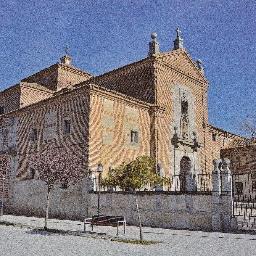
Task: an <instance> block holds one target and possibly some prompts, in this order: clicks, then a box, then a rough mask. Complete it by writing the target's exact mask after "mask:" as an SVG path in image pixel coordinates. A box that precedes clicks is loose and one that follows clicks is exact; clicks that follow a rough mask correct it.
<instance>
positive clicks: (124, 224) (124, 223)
mask: <svg viewBox="0 0 256 256" xmlns="http://www.w3.org/2000/svg"><path fill="white" fill-rule="evenodd" d="M123 226H124V234H125V229H126V221H124V222H123Z"/></svg>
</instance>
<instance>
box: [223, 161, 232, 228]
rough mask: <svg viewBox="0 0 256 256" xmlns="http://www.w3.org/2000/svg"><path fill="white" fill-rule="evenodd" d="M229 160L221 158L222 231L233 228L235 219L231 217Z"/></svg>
mask: <svg viewBox="0 0 256 256" xmlns="http://www.w3.org/2000/svg"><path fill="white" fill-rule="evenodd" d="M229 167H230V160H229V159H227V158H224V159H223V160H222V170H221V183H222V186H221V199H222V221H223V229H224V231H227V230H230V229H234V228H235V219H234V218H233V198H232V190H233V188H232V175H231V171H230V169H229Z"/></svg>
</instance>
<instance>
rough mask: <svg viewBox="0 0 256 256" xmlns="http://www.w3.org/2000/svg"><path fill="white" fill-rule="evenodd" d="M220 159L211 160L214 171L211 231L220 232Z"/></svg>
mask: <svg viewBox="0 0 256 256" xmlns="http://www.w3.org/2000/svg"><path fill="white" fill-rule="evenodd" d="M221 163H222V161H221V159H216V160H213V165H214V169H213V171H212V229H213V230H214V231H220V230H222V225H221V208H222V207H221V177H220V169H219V166H220V164H221Z"/></svg>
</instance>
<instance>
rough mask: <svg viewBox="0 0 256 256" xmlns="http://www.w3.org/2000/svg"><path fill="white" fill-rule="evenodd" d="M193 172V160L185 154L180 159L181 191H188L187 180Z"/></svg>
mask: <svg viewBox="0 0 256 256" xmlns="http://www.w3.org/2000/svg"><path fill="white" fill-rule="evenodd" d="M190 173H191V160H190V158H189V157H187V156H183V157H182V158H181V160H180V191H183V192H185V191H187V185H188V184H187V181H188V177H189V175H190Z"/></svg>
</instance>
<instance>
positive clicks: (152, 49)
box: [148, 32, 160, 57]
mask: <svg viewBox="0 0 256 256" xmlns="http://www.w3.org/2000/svg"><path fill="white" fill-rule="evenodd" d="M151 39H152V41H151V42H149V51H148V56H149V57H151V56H153V55H154V54H157V53H160V48H159V43H158V42H157V33H155V32H153V33H152V34H151Z"/></svg>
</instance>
